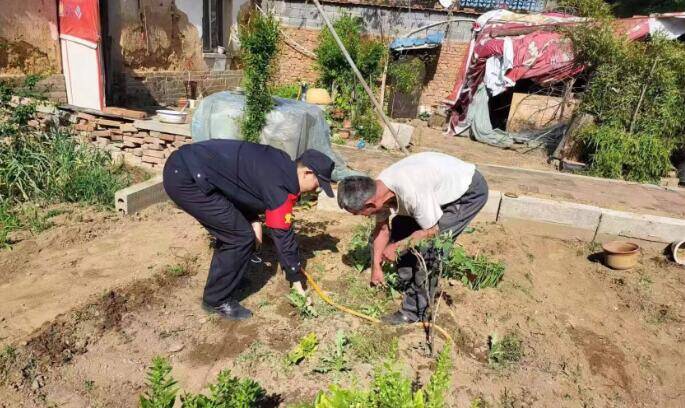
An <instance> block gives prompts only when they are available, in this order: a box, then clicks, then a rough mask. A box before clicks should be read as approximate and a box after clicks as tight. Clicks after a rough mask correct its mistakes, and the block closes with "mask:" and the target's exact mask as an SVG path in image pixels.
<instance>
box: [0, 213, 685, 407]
mask: <svg viewBox="0 0 685 408" xmlns="http://www.w3.org/2000/svg"><path fill="white" fill-rule="evenodd" d="M82 211H83V213H79V212H76V214H82V218H79V217H78V215H74V213H72V214H71V218H70V217H69V215H64V216H63V217H64V219H63V221H62V222H60V223H59V225H58V226H57V227H55V228H53V229H52V230H49V231H46V232H44V233H42V234H40V235H38V236H36V237H32V238H29V239H27V240H25V241H22V242H21V243H19V244H17V245H15V246H14V248H13V249H11V250H4V251H1V252H0V271H2V272H0V279H1V282H2V283H1V285H2V286H0V299H2V306H3V307H2V308H1V309H0V339H1V340H0V344H1V345H2V346H5V345H12V346H13V347H15V348H16V357H15V358H13V359H11V361H10V360H9V359H6V360H5V361H4V362H3V361H0V374H1V375H2V377H0V407H17V406H30V407H32V406H39V407H42V406H51V405H52V406H60V407H86V406H92V407H95V406H135V405H136V403H137V398H138V395H139V394H140V393H141V392H142V391H143V390H144V387H145V370H146V367H147V366H148V365H149V363H150V361H151V359H152V358H153V357H154V356H156V355H163V356H166V357H168V358H169V359H170V361H171V364H172V366H173V374H174V376H175V378H176V379H177V380H178V381H179V385H180V387H181V388H182V389H183V390H186V391H191V392H199V391H201V390H203V389H205V387H206V386H207V384H208V383H209V382H212V381H214V379H215V378H216V375H217V373H218V372H219V371H220V370H222V369H230V370H231V371H232V372H233V374H235V375H238V376H246V377H247V376H249V377H252V378H254V379H255V380H257V381H258V382H260V383H261V384H262V386H263V387H264V388H265V389H266V390H267V391H268V392H269V393H270V395H271V400H272V401H273V402H274V406H279V403H280V406H287V405H288V404H291V403H295V402H299V401H306V400H309V401H311V400H312V398H313V397H314V396H315V395H316V393H317V391H319V390H321V389H323V388H325V387H327V385H328V384H331V383H333V382H338V383H341V384H343V385H351V384H354V383H360V384H362V385H364V384H366V383H368V381H369V379H370V376H371V374H372V372H373V366H374V364H376V363H377V361H378V359H379V358H381V357H382V352H383V350H386V349H387V347H388V345H389V344H390V343H391V342H392V340H393V339H394V338H397V339H398V342H399V350H400V361H401V363H402V364H403V365H404V367H405V370H406V373H407V375H409V376H411V377H412V378H415V379H416V381H417V382H419V383H421V382H425V381H426V380H427V378H428V375H429V374H430V370H431V368H432V367H433V360H432V358H430V357H429V356H428V355H427V352H426V348H425V346H424V340H425V336H424V334H423V332H422V331H421V330H416V329H414V328H402V329H395V328H386V327H378V326H370V325H367V324H366V323H364V322H362V321H360V320H358V319H356V318H354V317H350V316H347V315H342V314H340V313H338V312H336V311H334V310H331V309H330V308H328V307H325V306H324V305H323V304H322V303H321V302H320V301H318V300H317V299H315V307H316V308H317V309H318V310H319V313H320V316H319V317H317V318H314V319H302V318H301V317H299V316H297V315H296V313H295V311H294V309H293V308H292V307H291V306H290V305H289V304H288V301H287V300H286V298H285V295H286V293H287V290H288V287H287V284H286V282H285V280H284V279H283V278H282V276H281V274H280V272H278V271H277V268H276V266H275V265H276V264H275V261H274V254H273V250H272V249H271V248H270V246H269V245H268V244H267V246H266V249H265V251H264V254H263V255H264V259H265V263H264V264H263V265H262V266H260V267H255V268H253V270H252V271H251V272H250V274H249V276H248V279H247V280H246V282H245V285H244V286H243V287H242V288H241V294H242V296H243V297H244V298H245V300H244V304H245V305H246V306H247V307H249V308H251V309H252V310H253V311H254V312H255V316H254V317H253V318H252V319H251V320H248V321H245V322H225V321H220V320H219V319H217V318H215V317H212V316H208V315H206V314H205V313H204V312H203V311H202V309H201V308H200V304H199V301H200V296H201V293H202V287H203V285H204V281H205V279H206V270H207V268H208V265H209V260H210V256H211V249H210V247H209V240H208V237H207V235H206V234H205V232H204V230H203V229H202V228H201V227H200V226H199V225H198V224H197V223H196V222H195V221H193V220H192V219H191V218H190V217H189V216H187V215H185V214H183V213H182V212H181V211H179V210H177V209H175V208H173V207H172V206H171V205H169V204H164V205H160V206H156V207H154V208H151V209H148V210H147V211H145V212H143V213H142V214H141V215H140V216H138V217H135V218H120V217H119V216H116V215H107V214H105V215H103V214H102V213H98V212H89V211H86V210H82ZM296 217H297V219H298V222H299V224H298V228H299V230H300V236H301V247H302V252H303V255H304V257H305V258H306V259H307V268H308V270H309V271H311V272H312V273H313V274H314V275H315V276H316V278H317V280H318V281H319V282H320V283H321V284H322V286H323V287H324V288H325V289H326V290H328V291H330V293H331V295H332V296H333V297H334V298H335V299H337V300H338V301H340V302H342V303H345V304H350V305H353V306H354V307H357V308H360V307H363V306H364V304H365V303H367V304H372V303H373V302H375V301H378V300H379V299H380V297H381V296H382V295H381V294H379V293H376V292H374V291H371V290H366V289H365V286H366V282H367V281H368V278H369V277H368V276H366V275H365V274H364V273H359V272H356V271H355V270H354V268H353V267H352V266H350V265H348V264H347V263H346V262H349V261H348V260H347V258H346V257H345V254H346V253H347V251H348V247H349V241H350V238H351V235H352V231H353V230H354V227H355V226H356V225H358V224H360V223H362V222H364V220H363V219H362V218H356V217H352V216H348V215H341V214H337V213H325V212H317V211H314V210H300V211H299V212H298V213H297V214H296ZM459 242H460V243H461V244H462V245H464V247H465V248H466V249H467V250H468V251H469V252H470V253H473V254H475V253H479V254H486V255H488V256H491V257H492V258H494V259H498V260H501V261H503V262H504V263H505V264H506V266H507V269H506V272H505V275H504V279H503V281H502V283H501V284H500V285H499V287H497V288H495V289H485V290H481V291H471V290H469V289H467V288H465V287H464V286H462V285H461V284H460V283H458V282H443V287H444V289H445V296H444V299H446V301H445V302H443V305H442V306H441V309H440V310H441V312H440V316H439V318H438V322H439V323H440V324H441V325H442V326H444V327H445V328H447V329H448V330H449V331H450V333H451V334H452V336H453V337H454V339H455V342H456V345H457V347H456V352H455V354H454V366H455V368H454V375H453V386H452V388H451V390H450V396H449V403H450V406H454V407H465V406H469V404H470V402H471V401H472V400H474V399H475V398H478V397H481V398H483V399H484V400H485V401H487V402H489V403H490V404H492V406H507V407H524V406H535V407H538V406H539V407H549V406H562V407H577V406H590V407H591V406H602V407H604V406H609V407H636V406H637V407H653V406H659V407H682V406H685V372H684V371H683V370H682V366H683V364H685V347H684V345H685V344H684V343H685V325H684V324H683V319H684V318H685V310H684V306H683V305H685V287H684V285H683V283H684V281H685V269H683V268H681V267H678V266H676V265H674V264H673V263H672V262H669V261H667V260H665V258H664V256H663V255H662V254H660V253H657V252H651V251H647V250H646V251H645V252H644V254H643V255H642V258H641V260H640V264H639V266H638V267H637V268H635V269H633V270H630V271H620V272H619V271H612V270H609V269H607V268H605V267H604V266H602V264H601V263H599V262H597V256H596V252H597V251H598V250H599V249H598V247H597V246H595V245H591V244H587V243H582V242H576V241H560V240H555V239H550V238H545V237H542V236H531V235H523V234H521V233H520V231H518V230H517V229H516V227H513V226H502V225H494V224H478V225H477V228H476V230H475V231H474V232H473V233H469V234H464V235H463V236H462V237H461V238H460V240H459ZM175 265H182V266H183V271H184V273H182V274H180V275H182V276H176V275H178V274H172V273H168V272H166V271H167V269H168V268H167V266H175ZM396 303H397V301H395V302H394V303H393V302H390V303H389V305H387V307H386V310H387V311H393V309H394V308H395V307H396ZM337 330H344V331H345V332H346V333H347V334H348V335H349V336H351V337H356V338H357V339H360V338H361V339H366V343H363V342H361V343H353V344H357V346H353V347H350V349H349V359H350V364H349V365H350V370H349V371H346V372H339V373H328V374H319V373H315V372H313V368H314V367H316V366H317V365H318V364H319V359H320V357H321V355H323V354H324V353H325V350H326V348H327V347H328V346H329V345H330V344H331V343H332V342H333V338H334V336H335V333H336V331H337ZM309 332H315V333H316V334H317V336H318V337H319V339H320V342H321V345H320V347H319V351H318V352H317V354H316V355H315V356H314V357H313V358H312V359H311V360H308V361H305V362H304V363H302V364H301V365H299V366H295V367H288V366H286V365H285V363H284V362H283V360H284V356H285V354H287V352H288V351H289V350H291V349H292V348H293V347H294V346H295V345H296V344H297V342H298V341H299V339H300V338H301V337H302V336H304V335H306V334H307V333H309ZM506 333H516V334H517V335H518V336H519V338H520V339H521V340H522V344H523V352H524V355H523V358H522V360H521V361H519V362H518V363H514V364H512V365H511V366H509V367H507V368H495V367H493V366H491V365H490V364H489V363H488V358H487V355H488V347H489V338H490V337H491V336H494V337H498V336H502V335H504V334H506ZM359 344H365V346H364V347H361V346H359ZM442 344H443V341H442V340H438V347H442ZM1 351H2V349H0V352H1Z"/></svg>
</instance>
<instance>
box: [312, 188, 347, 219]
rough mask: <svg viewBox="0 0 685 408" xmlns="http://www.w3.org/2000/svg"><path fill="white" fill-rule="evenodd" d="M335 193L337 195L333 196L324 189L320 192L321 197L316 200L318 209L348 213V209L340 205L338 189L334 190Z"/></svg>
mask: <svg viewBox="0 0 685 408" xmlns="http://www.w3.org/2000/svg"><path fill="white" fill-rule="evenodd" d="M333 193H334V194H336V196H335V197H332V198H331V197H329V196H327V195H326V193H324V192H323V191H321V192H320V193H319V197H318V199H317V201H316V209H317V211H332V212H337V213H341V214H347V211H345V210H343V209H342V208H340V207H338V198H337V191H336V190H333Z"/></svg>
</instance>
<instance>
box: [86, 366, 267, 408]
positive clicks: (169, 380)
mask: <svg viewBox="0 0 685 408" xmlns="http://www.w3.org/2000/svg"><path fill="white" fill-rule="evenodd" d="M92 385H94V383H92V382H91V386H92ZM86 387H88V385H87V383H86ZM177 393H178V388H177V387H176V381H175V380H174V379H173V377H172V376H171V366H170V365H169V362H168V361H167V360H166V359H164V358H162V357H155V358H154V359H153V360H152V366H150V368H149V369H148V390H147V391H146V392H145V394H143V395H141V396H140V407H141V408H171V407H173V406H174V403H175V401H176V394H177ZM265 395H266V392H265V391H264V389H263V388H262V387H261V386H260V385H259V384H258V383H256V382H255V381H253V380H251V379H249V378H247V379H239V378H237V377H233V376H232V375H231V372H230V370H223V371H221V372H220V373H219V375H218V377H217V380H216V383H215V384H210V385H209V395H204V394H190V393H184V394H182V395H181V407H182V408H252V407H255V406H257V405H258V404H259V403H260V401H262V400H263V398H264V397H265Z"/></svg>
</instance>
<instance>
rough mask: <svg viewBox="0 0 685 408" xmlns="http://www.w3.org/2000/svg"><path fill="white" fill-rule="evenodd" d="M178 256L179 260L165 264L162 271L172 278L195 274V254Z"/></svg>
mask: <svg viewBox="0 0 685 408" xmlns="http://www.w3.org/2000/svg"><path fill="white" fill-rule="evenodd" d="M179 258H180V261H179V262H178V263H177V264H174V265H167V266H166V267H165V268H164V273H166V274H167V275H169V276H171V277H174V278H180V277H181V276H189V275H195V273H196V271H197V259H198V258H197V256H192V255H185V256H181V257H179Z"/></svg>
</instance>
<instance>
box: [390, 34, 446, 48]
mask: <svg viewBox="0 0 685 408" xmlns="http://www.w3.org/2000/svg"><path fill="white" fill-rule="evenodd" d="M443 39H445V33H442V32H440V33H433V34H429V35H427V36H425V37H409V38H397V39H395V40H394V41H393V42H391V43H390V49H391V50H394V51H403V50H412V49H417V48H434V47H437V46H439V45H440V44H442V40H443Z"/></svg>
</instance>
